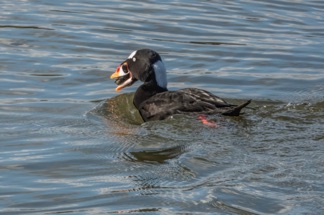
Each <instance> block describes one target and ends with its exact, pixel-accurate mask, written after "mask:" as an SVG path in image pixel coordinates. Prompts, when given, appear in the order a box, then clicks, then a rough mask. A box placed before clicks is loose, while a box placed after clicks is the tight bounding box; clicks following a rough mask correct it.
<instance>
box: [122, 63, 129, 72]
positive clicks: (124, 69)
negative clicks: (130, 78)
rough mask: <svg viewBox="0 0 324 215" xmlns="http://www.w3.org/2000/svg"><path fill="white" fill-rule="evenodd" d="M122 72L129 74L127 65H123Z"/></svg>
mask: <svg viewBox="0 0 324 215" xmlns="http://www.w3.org/2000/svg"><path fill="white" fill-rule="evenodd" d="M122 70H123V71H124V73H128V67H127V65H126V64H123V65H122Z"/></svg>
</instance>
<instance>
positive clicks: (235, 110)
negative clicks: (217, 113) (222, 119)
mask: <svg viewBox="0 0 324 215" xmlns="http://www.w3.org/2000/svg"><path fill="white" fill-rule="evenodd" d="M250 103H251V100H248V101H246V102H244V103H243V104H241V105H238V106H235V107H233V108H232V109H230V110H228V111H226V112H224V113H222V115H225V116H239V115H240V112H241V110H242V109H243V108H245V107H246V106H247V105H249V104H250Z"/></svg>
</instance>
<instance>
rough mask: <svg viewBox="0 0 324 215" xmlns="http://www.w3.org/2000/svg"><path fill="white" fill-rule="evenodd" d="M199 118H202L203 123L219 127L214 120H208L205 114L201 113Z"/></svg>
mask: <svg viewBox="0 0 324 215" xmlns="http://www.w3.org/2000/svg"><path fill="white" fill-rule="evenodd" d="M198 119H200V120H201V122H202V124H204V125H207V126H209V127H211V128H217V127H218V125H217V124H216V122H214V121H208V119H207V118H206V116H205V115H199V116H198Z"/></svg>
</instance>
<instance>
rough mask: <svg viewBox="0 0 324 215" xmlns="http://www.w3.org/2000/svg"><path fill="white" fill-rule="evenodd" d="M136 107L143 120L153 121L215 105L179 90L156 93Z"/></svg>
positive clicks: (205, 109) (212, 107) (213, 107)
mask: <svg viewBox="0 0 324 215" xmlns="http://www.w3.org/2000/svg"><path fill="white" fill-rule="evenodd" d="M138 109H139V112H140V114H141V115H142V118H143V120H144V121H153V120H163V119H165V118H167V117H169V116H171V115H173V114H179V113H191V112H208V111H212V110H213V109H215V106H214V105H213V104H210V103H208V102H205V101H202V100H200V99H197V97H196V96H194V95H193V94H188V93H185V92H184V91H182V90H179V91H166V92H162V93H158V94H156V95H154V96H152V97H151V98H149V99H148V100H146V101H144V102H142V103H141V104H140V106H139V108H138Z"/></svg>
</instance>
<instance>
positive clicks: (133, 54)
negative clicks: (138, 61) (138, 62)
mask: <svg viewBox="0 0 324 215" xmlns="http://www.w3.org/2000/svg"><path fill="white" fill-rule="evenodd" d="M136 53H137V51H133V52H132V53H131V54H130V55H129V56H128V59H131V58H133V57H134V56H135V55H136Z"/></svg>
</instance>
